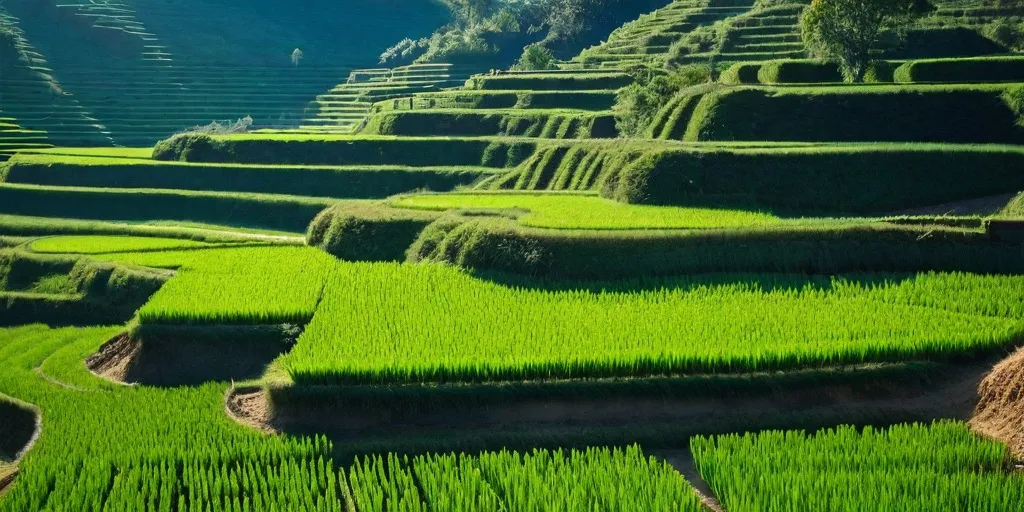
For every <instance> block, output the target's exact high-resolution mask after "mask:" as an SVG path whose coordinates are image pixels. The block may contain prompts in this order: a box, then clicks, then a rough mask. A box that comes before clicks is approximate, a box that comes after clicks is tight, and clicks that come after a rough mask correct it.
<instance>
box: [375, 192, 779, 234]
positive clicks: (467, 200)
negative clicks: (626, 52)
mask: <svg viewBox="0 0 1024 512" xmlns="http://www.w3.org/2000/svg"><path fill="white" fill-rule="evenodd" d="M388 203H389V204H390V205H391V206H394V207H397V208H412V209H423V210H435V211H445V210H474V211H475V210H499V211H500V210H525V211H526V213H523V214H522V215H521V216H520V217H519V222H520V223H521V224H522V225H524V226H531V227H538V228H553V229H705V228H730V227H755V226H764V225H770V224H775V223H778V222H781V220H780V219H778V218H776V217H773V216H771V215H768V214H763V213H756V212H746V211H738V210H712V209H706V208H678V207H659V206H646V205H631V204H625V203H619V202H616V201H612V200H609V199H604V198H600V197H594V196H586V195H578V194H558V193H550V194H536V193H535V194H516V193H486V194H479V193H454V194H421V195H410V196H401V197H398V198H395V199H392V200H389V201H388Z"/></svg>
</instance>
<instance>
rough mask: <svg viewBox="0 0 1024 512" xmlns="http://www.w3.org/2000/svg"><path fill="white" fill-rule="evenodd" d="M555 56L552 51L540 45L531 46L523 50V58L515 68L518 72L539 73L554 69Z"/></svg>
mask: <svg viewBox="0 0 1024 512" xmlns="http://www.w3.org/2000/svg"><path fill="white" fill-rule="evenodd" d="M555 67H556V66H555V56H554V54H552V53H551V50H549V49H547V48H545V47H544V46H541V45H539V44H531V45H530V46H527V47H526V48H524V49H523V56H522V57H520V58H519V62H517V63H516V65H515V66H514V67H513V69H515V70H517V71H539V70H544V69H554V68H555Z"/></svg>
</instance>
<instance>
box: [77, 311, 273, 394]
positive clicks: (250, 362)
mask: <svg viewBox="0 0 1024 512" xmlns="http://www.w3.org/2000/svg"><path fill="white" fill-rule="evenodd" d="M161 329H163V330H162V331H161V332H158V333H157V334H148V335H143V337H142V338H138V339H137V338H134V337H133V335H132V334H129V333H124V334H121V335H118V336H117V337H116V338H114V339H112V340H110V341H109V342H107V343H105V344H104V345H103V346H102V347H100V349H99V351H98V352H96V353H95V354H93V355H91V356H89V358H88V359H87V360H86V366H88V368H89V370H90V371H92V372H93V373H94V374H96V375H98V376H100V377H104V378H107V379H110V380H112V381H115V382H120V383H125V384H142V385H147V386H168V387H170V386H191V385H199V384H202V383H204V382H228V381H242V380H248V379H255V378H259V377H260V376H262V375H263V373H264V372H265V371H266V369H267V366H268V365H269V364H270V363H271V362H272V361H273V360H274V359H276V358H277V357H278V356H280V355H281V354H282V353H283V352H285V351H287V350H288V349H289V348H290V346H291V345H290V344H289V342H293V341H292V340H290V339H286V338H285V337H284V334H282V333H281V332H279V331H280V330H281V327H280V326H204V327H166V328H163V327H161Z"/></svg>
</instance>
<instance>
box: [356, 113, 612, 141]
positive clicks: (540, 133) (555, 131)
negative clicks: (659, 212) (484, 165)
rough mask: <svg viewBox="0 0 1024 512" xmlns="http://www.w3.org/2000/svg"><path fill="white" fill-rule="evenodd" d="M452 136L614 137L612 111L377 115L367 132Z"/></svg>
mask: <svg viewBox="0 0 1024 512" xmlns="http://www.w3.org/2000/svg"><path fill="white" fill-rule="evenodd" d="M438 131H443V132H444V133H446V134H450V135H464V136H486V135H502V136H508V137H539V138H545V139H583V138H587V139H590V138H595V139H597V138H614V137H616V136H617V135H618V131H617V130H616V128H615V119H614V118H613V117H612V114H611V112H591V111H582V110H553V109H532V110H523V109H506V110H474V109H432V110H408V111H387V112H383V113H378V114H373V115H372V116H370V118H369V121H368V122H367V125H366V128H365V129H364V130H363V132H364V133H379V134H388V135H405V136H414V135H417V136H423V135H430V134H434V133H437V132H438Z"/></svg>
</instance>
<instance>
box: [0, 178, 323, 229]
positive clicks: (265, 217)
mask: <svg viewBox="0 0 1024 512" xmlns="http://www.w3.org/2000/svg"><path fill="white" fill-rule="evenodd" d="M332 202H333V201H332V200H330V199H326V198H319V197H305V196H286V195H273V194H250V193H239V192H196V191H187V190H166V189H102V188H85V187H54V186H39V185H14V184H10V183H6V184H0V213H4V214H14V215H23V216H38V217H72V218H81V219H89V220H107V221H152V220H177V221H186V222H202V223H210V224H221V225H235V226H241V227H251V228H262V229H270V230H277V231H290V232H302V231H304V230H305V228H306V226H307V225H308V224H309V221H311V220H312V219H313V217H315V216H316V215H317V213H319V212H320V211H321V210H323V209H324V208H326V207H327V206H329V205H330V204H332Z"/></svg>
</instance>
